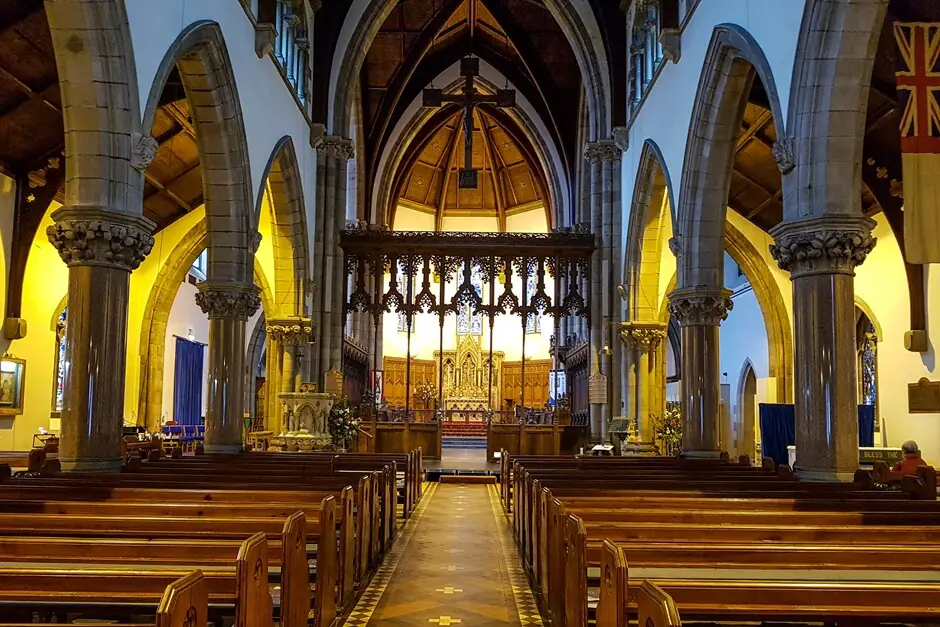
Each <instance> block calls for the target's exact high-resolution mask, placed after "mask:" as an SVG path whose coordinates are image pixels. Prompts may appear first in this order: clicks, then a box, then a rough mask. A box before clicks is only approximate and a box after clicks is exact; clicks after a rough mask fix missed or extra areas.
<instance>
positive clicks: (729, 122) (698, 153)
mask: <svg viewBox="0 0 940 627" xmlns="http://www.w3.org/2000/svg"><path fill="white" fill-rule="evenodd" d="M755 76H759V77H760V81H761V83H762V84H763V85H764V89H765V91H766V93H767V97H768V99H769V101H770V109H771V113H772V114H773V118H774V124H775V125H776V128H778V129H783V128H784V126H783V122H784V121H783V118H782V111H781V109H780V99H779V97H778V95H777V87H776V83H775V81H774V78H773V74H772V73H771V69H770V63H769V62H768V61H767V58H766V56H765V55H764V52H763V50H761V48H760V46H759V45H758V44H757V42H756V41H755V40H754V38H753V37H752V36H751V35H750V33H748V32H747V31H746V30H744V29H743V28H741V27H740V26H737V25H734V24H721V25H719V26H717V27H715V30H714V31H713V33H712V39H711V43H710V44H709V49H708V52H707V53H706V55H705V63H704V67H703V69H702V74H701V78H700V79H699V84H698V91H697V94H696V98H695V106H694V108H693V110H692V119H691V122H690V124H689V135H688V140H687V142H686V150H685V158H684V161H683V167H682V183H681V189H680V191H679V199H678V203H677V204H678V216H677V221H676V233H677V243H678V247H679V251H680V254H679V262H678V279H677V287H678V288H679V289H694V288H700V287H701V288H712V289H715V288H720V287H721V283H722V267H723V264H722V259H723V257H722V254H723V252H724V247H723V245H722V240H723V236H724V235H723V231H724V228H725V224H726V220H725V213H726V210H727V202H728V189H729V186H730V184H731V169H732V165H733V162H734V155H735V148H736V144H737V136H738V133H739V131H740V128H741V118H742V116H743V114H744V107H745V105H746V104H747V95H748V92H749V91H750V89H751V84H752V83H753V80H754V77H755Z"/></svg>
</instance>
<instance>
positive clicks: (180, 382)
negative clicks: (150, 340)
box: [173, 337, 206, 425]
mask: <svg viewBox="0 0 940 627" xmlns="http://www.w3.org/2000/svg"><path fill="white" fill-rule="evenodd" d="M205 348H206V347H205V346H204V345H202V344H199V343H197V342H190V341H189V340H186V339H183V338H181V337H178V338H176V374H175V376H174V379H173V420H175V421H176V422H178V423H179V424H181V425H198V424H201V423H202V360H203V353H204V351H205Z"/></svg>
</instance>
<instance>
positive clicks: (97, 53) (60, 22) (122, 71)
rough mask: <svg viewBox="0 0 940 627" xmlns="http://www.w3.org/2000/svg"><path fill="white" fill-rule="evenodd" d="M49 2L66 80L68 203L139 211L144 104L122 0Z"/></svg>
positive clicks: (61, 77) (61, 79)
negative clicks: (139, 147) (138, 161)
mask: <svg viewBox="0 0 940 627" xmlns="http://www.w3.org/2000/svg"><path fill="white" fill-rule="evenodd" d="M45 8H46V17H47V18H48V20H49V31H50V34H51V35H52V44H53V48H54V49H55V56H56V66H57V68H58V72H59V82H60V84H61V85H62V89H61V90H60V91H61V98H62V117H63V123H64V126H65V156H66V159H65V169H66V176H65V180H66V183H65V200H64V202H63V205H64V206H65V207H69V208H82V207H86V208H94V209H101V208H104V209H106V210H110V211H116V212H122V213H130V214H134V215H139V214H140V213H141V211H142V204H141V194H142V188H143V177H142V176H141V173H140V171H139V170H136V169H135V168H134V162H133V157H132V155H134V154H135V148H136V147H137V144H138V142H139V141H140V139H141V131H140V124H139V123H138V117H137V116H138V112H139V111H140V105H139V101H138V95H137V69H136V66H135V62H134V46H133V45H132V43H131V37H130V28H129V26H128V22H127V12H126V9H125V5H124V0H101V1H99V2H86V1H85V0H46V2H45Z"/></svg>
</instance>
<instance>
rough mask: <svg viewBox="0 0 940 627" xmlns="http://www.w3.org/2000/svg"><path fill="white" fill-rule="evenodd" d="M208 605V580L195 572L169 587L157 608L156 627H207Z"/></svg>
mask: <svg viewBox="0 0 940 627" xmlns="http://www.w3.org/2000/svg"><path fill="white" fill-rule="evenodd" d="M208 605H209V594H208V592H207V591H206V578H205V577H204V576H203V574H202V571H200V570H195V571H193V572H191V573H190V574H188V575H186V576H185V577H183V578H181V579H177V580H176V581H174V582H173V583H171V584H170V585H169V586H167V588H166V592H164V593H163V598H162V599H161V600H160V605H159V606H158V607H157V617H156V618H157V620H156V627H206V623H207V622H208Z"/></svg>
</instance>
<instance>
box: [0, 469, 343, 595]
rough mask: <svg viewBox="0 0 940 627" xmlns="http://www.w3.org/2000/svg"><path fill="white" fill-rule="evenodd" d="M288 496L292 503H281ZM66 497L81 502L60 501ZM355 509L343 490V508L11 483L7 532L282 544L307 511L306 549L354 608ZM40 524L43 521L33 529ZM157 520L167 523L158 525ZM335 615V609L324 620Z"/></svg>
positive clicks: (326, 500) (254, 495)
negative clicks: (260, 534)
mask: <svg viewBox="0 0 940 627" xmlns="http://www.w3.org/2000/svg"><path fill="white" fill-rule="evenodd" d="M282 494H289V495H291V496H289V497H288V498H287V499H286V500H280V495H282ZM312 497H320V498H321V500H320V501H319V502H318V503H317V505H316V506H313V505H312V503H313V498H312ZM44 498H45V499H49V500H42V499H44ZM63 498H72V499H73V500H68V501H67V500H53V499H63ZM76 498H84V500H81V501H79V500H74V499H76ZM27 499H30V500H27ZM352 508H353V503H352V489H351V488H349V487H347V488H346V489H344V490H343V491H342V493H341V496H340V499H339V504H338V505H336V499H335V497H334V496H333V495H332V494H325V495H324V494H323V493H311V492H297V493H284V492H251V491H245V490H238V491H224V490H217V491H192V490H182V491H174V490H166V489H164V490H142V491H136V490H131V491H129V490H126V489H120V488H119V489H114V490H111V491H102V490H90V491H77V490H65V489H62V488H51V489H50V488H45V489H42V490H36V489H33V490H30V489H28V486H19V485H17V486H12V485H7V484H3V485H0V533H7V534H9V533H11V532H15V533H17V534H20V535H25V534H33V535H43V534H48V533H49V532H50V531H53V530H54V531H56V532H57V533H59V534H60V535H65V534H67V533H71V534H72V535H80V534H79V533H78V527H77V525H78V521H81V520H85V521H86V522H85V523H83V524H84V525H85V528H86V530H87V531H88V534H87V535H90V536H94V535H101V534H105V533H108V534H114V535H115V536H119V537H136V536H138V535H140V534H142V533H146V534H147V536H148V537H160V535H161V534H163V533H169V532H170V531H173V532H174V533H176V534H177V535H176V536H174V537H176V538H178V539H184V538H186V539H206V538H213V539H238V538H240V537H244V536H245V535H249V534H248V533H246V532H254V531H265V532H266V533H267V534H268V535H269V536H270V537H272V538H274V537H278V538H280V537H281V536H282V533H284V532H285V531H284V530H281V529H279V527H278V525H280V524H282V523H283V521H284V518H285V517H287V516H290V515H291V514H293V513H295V512H300V513H303V514H306V519H307V521H308V523H307V525H306V532H305V535H306V536H307V539H306V541H305V542H304V546H306V544H307V543H308V542H310V543H313V544H315V545H316V546H317V554H318V558H317V559H318V562H317V566H318V571H317V576H318V579H319V580H320V582H322V586H323V587H329V586H333V585H338V586H339V590H340V595H339V597H340V599H341V600H342V601H343V602H344V603H347V602H350V601H352V600H353V597H354V587H355V580H356V579H355V571H354V567H355V559H356V551H355V538H354V534H353V529H352V520H353V518H352ZM340 517H342V518H340ZM34 518H35V519H38V520H39V522H37V523H36V524H32V523H31V521H32V520H33V519H34ZM154 520H156V521H159V523H160V524H154V523H152V521H154ZM331 520H332V522H331ZM3 521H6V523H7V524H6V526H4V523H3ZM92 521H94V522H92ZM246 525H247V526H246ZM177 527H178V529H177ZM337 528H338V530H339V531H338V533H336V531H335V530H336V529H337ZM304 564H305V565H306V559H305V558H304ZM329 612H330V610H329V608H328V607H327V608H325V609H324V610H322V612H321V613H322V614H329Z"/></svg>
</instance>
